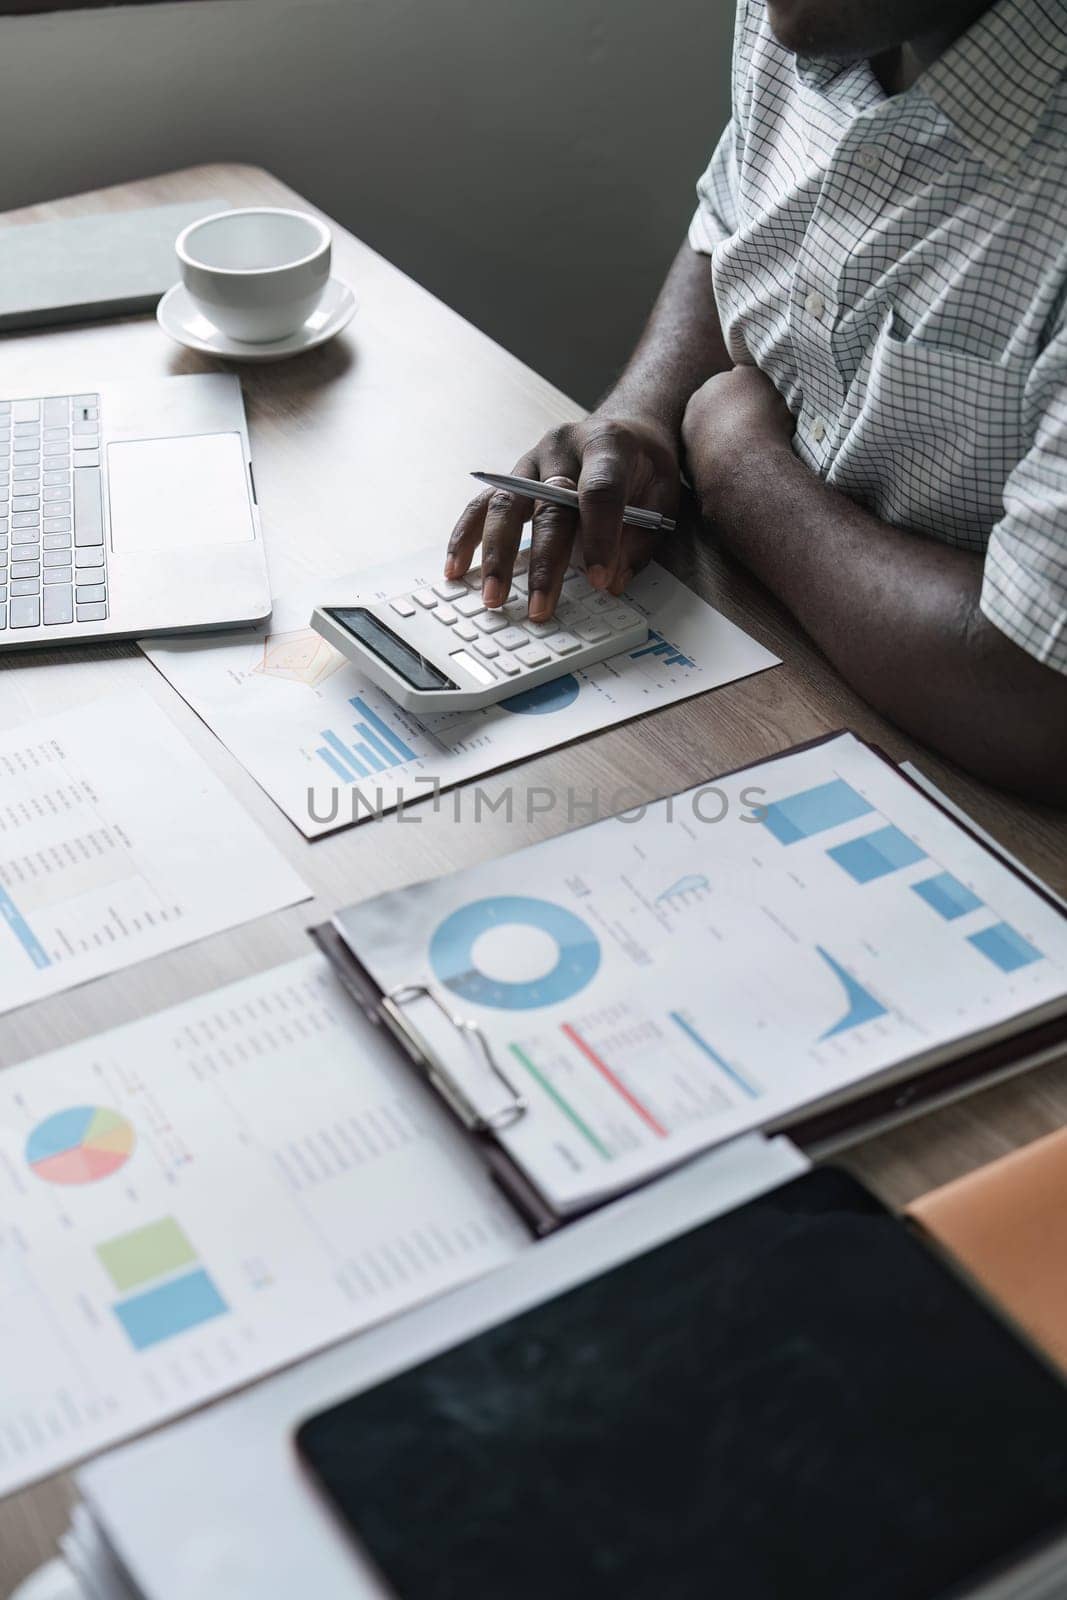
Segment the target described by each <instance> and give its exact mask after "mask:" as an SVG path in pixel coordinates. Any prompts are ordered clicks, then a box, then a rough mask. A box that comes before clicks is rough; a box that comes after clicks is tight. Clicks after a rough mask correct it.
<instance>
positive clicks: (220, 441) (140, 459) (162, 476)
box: [107, 433, 256, 577]
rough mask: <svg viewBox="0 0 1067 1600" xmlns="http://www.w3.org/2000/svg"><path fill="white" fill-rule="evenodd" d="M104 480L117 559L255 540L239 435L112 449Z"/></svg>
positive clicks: (198, 436)
mask: <svg viewBox="0 0 1067 1600" xmlns="http://www.w3.org/2000/svg"><path fill="white" fill-rule="evenodd" d="M107 478H108V498H109V500H110V505H111V545H112V549H114V550H115V551H116V552H119V551H121V552H122V553H123V554H126V553H128V552H131V551H135V550H136V551H154V550H194V549H197V548H200V547H202V546H204V545H220V544H243V543H246V542H247V541H248V540H250V539H254V538H255V536H256V532H255V525H254V523H253V521H252V508H251V506H250V504H249V494H248V478H247V475H246V473H245V461H244V451H243V449H242V447H241V435H240V434H239V433H200V434H194V435H191V436H189V437H187V438H176V439H136V440H134V441H132V442H131V443H129V444H112V445H109V446H108V451H107ZM192 576H193V574H192V573H190V577H192Z"/></svg>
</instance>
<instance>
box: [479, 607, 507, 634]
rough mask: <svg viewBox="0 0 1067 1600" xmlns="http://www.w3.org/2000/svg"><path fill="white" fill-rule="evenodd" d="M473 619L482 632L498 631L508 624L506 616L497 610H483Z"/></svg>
mask: <svg viewBox="0 0 1067 1600" xmlns="http://www.w3.org/2000/svg"><path fill="white" fill-rule="evenodd" d="M474 621H475V624H476V626H477V627H479V628H480V629H481V630H482V632H483V633H499V632H500V630H501V628H506V627H507V625H508V619H507V617H502V616H501V615H500V612H499V611H483V612H482V613H481V615H480V616H477V617H475V619H474Z"/></svg>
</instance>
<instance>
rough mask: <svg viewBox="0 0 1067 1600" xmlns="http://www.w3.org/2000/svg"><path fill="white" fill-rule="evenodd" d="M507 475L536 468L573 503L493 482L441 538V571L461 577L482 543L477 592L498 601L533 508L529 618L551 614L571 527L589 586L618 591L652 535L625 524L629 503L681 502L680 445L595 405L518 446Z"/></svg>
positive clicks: (661, 505)
mask: <svg viewBox="0 0 1067 1600" xmlns="http://www.w3.org/2000/svg"><path fill="white" fill-rule="evenodd" d="M512 471H513V476H515V477H519V478H537V479H538V480H539V481H540V482H541V483H545V482H549V481H551V482H554V483H558V484H560V485H561V486H563V487H564V488H568V489H577V491H578V498H579V509H578V511H577V512H575V511H571V510H569V509H568V508H567V507H566V506H555V505H549V504H548V503H547V502H545V501H543V500H537V501H534V500H528V499H526V498H525V497H524V496H523V495H516V494H511V493H509V492H508V491H506V490H502V489H495V490H492V491H489V492H486V493H484V494H480V495H478V496H477V498H476V499H474V500H472V501H471V502H470V504H469V505H468V506H467V508H466V510H465V511H464V513H463V515H462V516H461V517H460V519H459V521H458V523H457V524H456V527H455V530H454V532H453V534H452V538H451V539H450V541H449V545H448V556H447V559H446V561H445V576H446V577H447V578H459V577H462V575H463V574H464V573H465V572H466V571H467V569H468V568H469V567H470V565H471V562H472V560H473V559H474V553H475V551H476V550H477V548H478V545H479V544H481V546H482V563H481V564H482V598H483V599H484V601H485V603H486V605H487V606H493V607H496V606H502V605H503V604H504V601H505V600H506V599H507V596H508V591H509V589H510V587H511V573H512V568H513V566H514V564H515V555H516V552H517V550H518V548H519V542H520V540H521V538H522V528H523V524H524V523H525V522H526V521H527V519H528V518H529V517H531V516H532V517H533V543H532V546H531V550H530V570H529V575H528V588H529V595H530V619H531V621H533V622H542V621H545V620H546V619H547V618H548V617H550V616H551V615H552V613H553V611H554V610H555V608H556V602H557V600H558V599H559V591H560V587H561V585H562V583H563V578H564V574H565V572H566V570H567V565H568V562H569V561H570V559H571V551H572V548H573V546H574V542H575V535H576V534H577V535H578V541H579V549H580V553H581V556H582V559H583V560H584V562H585V568H586V572H587V574H588V577H589V582H590V583H591V584H592V585H593V587H594V589H607V590H609V591H610V592H611V593H612V594H616V595H617V594H621V593H622V591H623V589H624V588H625V587H626V585H627V584H628V583H629V581H630V579H631V578H632V577H633V575H634V573H635V572H639V571H640V570H641V568H642V567H643V566H645V565H646V563H647V562H648V561H649V560H650V559H651V556H652V551H653V548H654V545H655V541H656V537H657V536H656V535H655V534H651V533H646V532H643V531H642V530H641V529H640V528H631V527H626V526H625V525H624V524H623V520H622V513H623V508H624V507H625V506H626V505H637V506H646V507H648V508H649V509H651V510H653V511H660V512H662V513H663V514H664V515H665V516H668V517H673V516H674V514H675V512H676V510H677V506H678V494H679V470H678V451H677V446H676V444H675V441H674V439H673V438H672V437H671V434H670V432H669V431H668V429H667V428H665V427H664V426H663V425H662V423H660V422H658V421H655V420H650V419H648V418H643V417H639V416H621V415H620V416H615V415H613V414H612V412H611V410H610V409H606V408H602V409H601V410H600V411H596V412H594V413H593V415H592V416H590V417H587V418H586V420H585V421H584V422H577V423H573V424H571V425H569V426H567V427H562V428H555V429H553V431H552V432H551V433H547V434H546V435H545V437H544V438H543V439H542V440H541V443H540V444H539V445H537V446H536V448H535V449H533V450H531V451H530V453H529V454H528V455H525V456H523V458H522V460H521V461H519V462H517V463H516V465H515V467H514V468H513V469H512Z"/></svg>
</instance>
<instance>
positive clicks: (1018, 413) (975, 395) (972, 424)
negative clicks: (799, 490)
mask: <svg viewBox="0 0 1067 1600" xmlns="http://www.w3.org/2000/svg"><path fill="white" fill-rule="evenodd" d="M1028 370H1029V369H1028V368H1027V367H1026V366H1025V365H1023V364H1020V363H1018V362H1011V363H1007V364H1005V363H1003V362H999V361H991V360H988V359H986V358H985V357H982V356H972V355H968V354H967V353H966V352H964V351H961V350H950V349H946V348H944V347H943V346H940V345H934V344H927V343H925V342H924V341H922V340H921V339H916V338H914V337H912V336H908V337H904V336H902V334H901V332H900V331H899V328H898V326H897V324H896V322H895V319H894V318H890V319H889V320H888V321H887V322H886V323H885V324H884V325H883V327H882V328H881V330H880V332H879V334H878V337H877V339H876V341H875V344H874V347H873V349H872V351H871V357H870V362H869V363H868V364H867V366H866V376H864V375H863V371H862V369H861V372H860V374H858V375H857V378H856V381H855V383H854V384H853V386H852V390H851V391H850V394H849V398H848V401H847V402H846V416H845V419H844V420H846V421H848V420H849V419H850V418H851V424H850V426H849V427H848V431H847V433H846V434H845V435H844V437H843V438H842V440H841V445H840V448H839V449H838V451H837V452H836V455H835V459H834V461H833V463H832V467H831V470H830V472H829V473H828V475H827V478H828V481H829V482H831V483H833V484H834V485H835V486H836V487H837V488H839V489H841V490H842V491H843V492H844V493H846V494H850V495H852V496H853V497H854V498H856V499H858V500H860V501H861V502H862V503H863V504H864V505H866V506H868V507H869V509H870V510H872V511H873V512H874V513H875V514H876V515H877V516H879V517H881V518H882V519H883V520H884V521H886V522H891V523H894V524H896V525H897V526H899V527H907V528H913V529H915V530H916V531H918V532H923V533H929V534H933V535H935V536H936V537H938V538H941V539H945V540H947V541H949V542H950V543H952V544H958V545H963V546H967V547H969V548H972V549H978V550H983V549H984V548H985V546H986V543H987V541H988V538H989V534H990V532H991V530H992V528H993V526H994V524H995V523H996V522H998V521H999V520H1000V518H1001V516H1002V515H1003V510H1004V507H1003V496H1004V485H1005V483H1006V482H1007V479H1008V477H1009V475H1010V474H1011V472H1012V471H1013V470H1014V469H1015V467H1016V466H1017V465H1018V463H1019V461H1020V460H1021V459H1022V456H1023V455H1024V454H1025V452H1026V448H1027V446H1026V440H1025V437H1024V428H1023V394H1024V388H1025V383H1026V378H1027V374H1028Z"/></svg>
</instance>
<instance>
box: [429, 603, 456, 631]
mask: <svg viewBox="0 0 1067 1600" xmlns="http://www.w3.org/2000/svg"><path fill="white" fill-rule="evenodd" d="M434 616H435V617H436V618H437V620H438V622H444V623H446V624H447V625H448V627H451V626H452V624H453V622H455V620H456V613H455V612H454V611H453V610H452V607H451V606H438V607H437V609H436V611H435V612H434Z"/></svg>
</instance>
